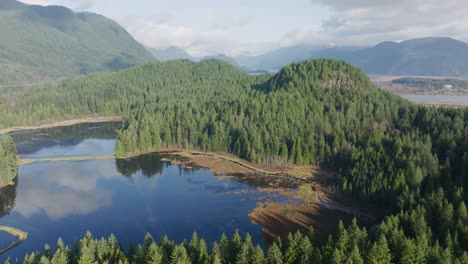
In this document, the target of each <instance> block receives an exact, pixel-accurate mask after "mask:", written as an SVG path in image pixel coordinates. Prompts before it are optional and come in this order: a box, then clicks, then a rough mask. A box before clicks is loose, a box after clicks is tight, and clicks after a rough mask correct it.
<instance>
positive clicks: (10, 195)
mask: <svg viewBox="0 0 468 264" xmlns="http://www.w3.org/2000/svg"><path fill="white" fill-rule="evenodd" d="M14 183H15V184H13V185H10V186H6V187H3V188H0V218H2V217H5V216H7V215H8V214H9V213H10V212H11V210H13V207H15V199H16V188H17V186H18V179H15V181H14Z"/></svg>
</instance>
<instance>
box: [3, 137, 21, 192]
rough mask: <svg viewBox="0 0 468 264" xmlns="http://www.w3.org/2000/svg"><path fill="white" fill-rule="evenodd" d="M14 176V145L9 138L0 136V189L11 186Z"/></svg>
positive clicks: (15, 171)
mask: <svg viewBox="0 0 468 264" xmlns="http://www.w3.org/2000/svg"><path fill="white" fill-rule="evenodd" d="M16 175H18V170H17V167H16V147H15V143H14V142H13V139H12V138H11V137H9V136H0V187H3V186H5V185H10V184H13V181H14V180H15V178H16Z"/></svg>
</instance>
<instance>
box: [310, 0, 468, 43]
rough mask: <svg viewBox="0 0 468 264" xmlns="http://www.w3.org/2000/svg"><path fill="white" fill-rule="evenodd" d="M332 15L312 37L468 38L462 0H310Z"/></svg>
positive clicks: (338, 39)
mask: <svg viewBox="0 0 468 264" xmlns="http://www.w3.org/2000/svg"><path fill="white" fill-rule="evenodd" d="M311 1H312V3H313V4H320V5H323V6H326V7H327V8H329V9H330V10H331V14H332V15H331V16H330V17H329V18H327V19H325V20H323V21H322V25H321V30H320V31H319V32H310V34H309V38H319V39H321V41H333V42H338V43H340V42H341V44H356V45H370V44H375V42H380V41H383V40H404V39H409V38H415V37H427V36H451V37H460V38H462V39H464V40H467V39H468V33H467V32H468V31H467V30H468V23H467V22H468V17H467V16H466V13H467V12H468V2H466V1H463V0H446V1H443V2H441V1H438V0H411V1H408V0H394V1H386V0H311Z"/></svg>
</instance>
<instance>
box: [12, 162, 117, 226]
mask: <svg viewBox="0 0 468 264" xmlns="http://www.w3.org/2000/svg"><path fill="white" fill-rule="evenodd" d="M87 162H89V163H94V164H93V166H89V167H87V166H86V167H84V166H83V165H82V163H79V162H77V163H66V166H64V165H63V164H64V163H54V164H52V163H43V164H41V165H37V164H35V166H41V169H40V170H38V171H40V173H39V174H36V175H34V176H33V177H31V175H28V176H27V177H30V179H29V180H28V181H24V182H22V183H21V185H22V186H21V189H22V191H21V192H22V195H20V196H18V197H17V199H16V206H15V209H14V211H16V212H18V213H20V214H21V215H23V216H24V217H31V216H33V215H35V214H37V213H41V212H44V213H45V214H46V215H47V216H48V217H49V218H51V219H53V220H57V221H58V220H61V219H63V218H65V217H67V216H71V215H86V214H90V213H93V212H95V211H96V210H98V209H100V208H104V207H108V206H111V205H112V194H111V193H110V192H109V191H106V190H99V191H98V190H97V188H96V187H97V186H96V185H97V180H98V178H113V177H119V178H120V177H121V176H119V175H118V174H117V173H115V168H114V167H112V166H111V165H113V164H111V165H109V164H108V163H106V162H99V163H98V162H93V161H87ZM101 166H104V167H102V168H101ZM26 168H27V167H26ZM87 168H97V170H96V171H97V172H99V173H96V171H93V172H94V173H90V172H89V171H88V169H87Z"/></svg>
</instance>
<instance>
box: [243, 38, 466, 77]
mask: <svg viewBox="0 0 468 264" xmlns="http://www.w3.org/2000/svg"><path fill="white" fill-rule="evenodd" d="M311 58H335V59H342V60H345V61H347V62H349V63H351V64H353V65H355V66H358V67H360V68H361V69H363V70H364V71H365V72H366V73H371V74H389V75H428V76H430V75H433V76H467V75H468V44H466V43H464V42H461V41H458V40H455V39H451V38H419V39H411V40H407V41H403V42H400V43H398V42H390V41H386V42H382V43H380V44H378V45H376V46H374V47H366V48H356V47H333V48H324V47H318V46H315V47H314V46H308V45H298V46H292V47H288V48H281V49H278V50H275V51H272V52H268V53H265V54H263V55H259V56H238V57H235V60H236V61H237V63H238V64H239V65H241V66H244V67H248V68H250V69H252V70H278V69H280V68H282V67H283V66H285V65H287V64H289V63H293V62H299V61H303V60H307V59H311Z"/></svg>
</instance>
